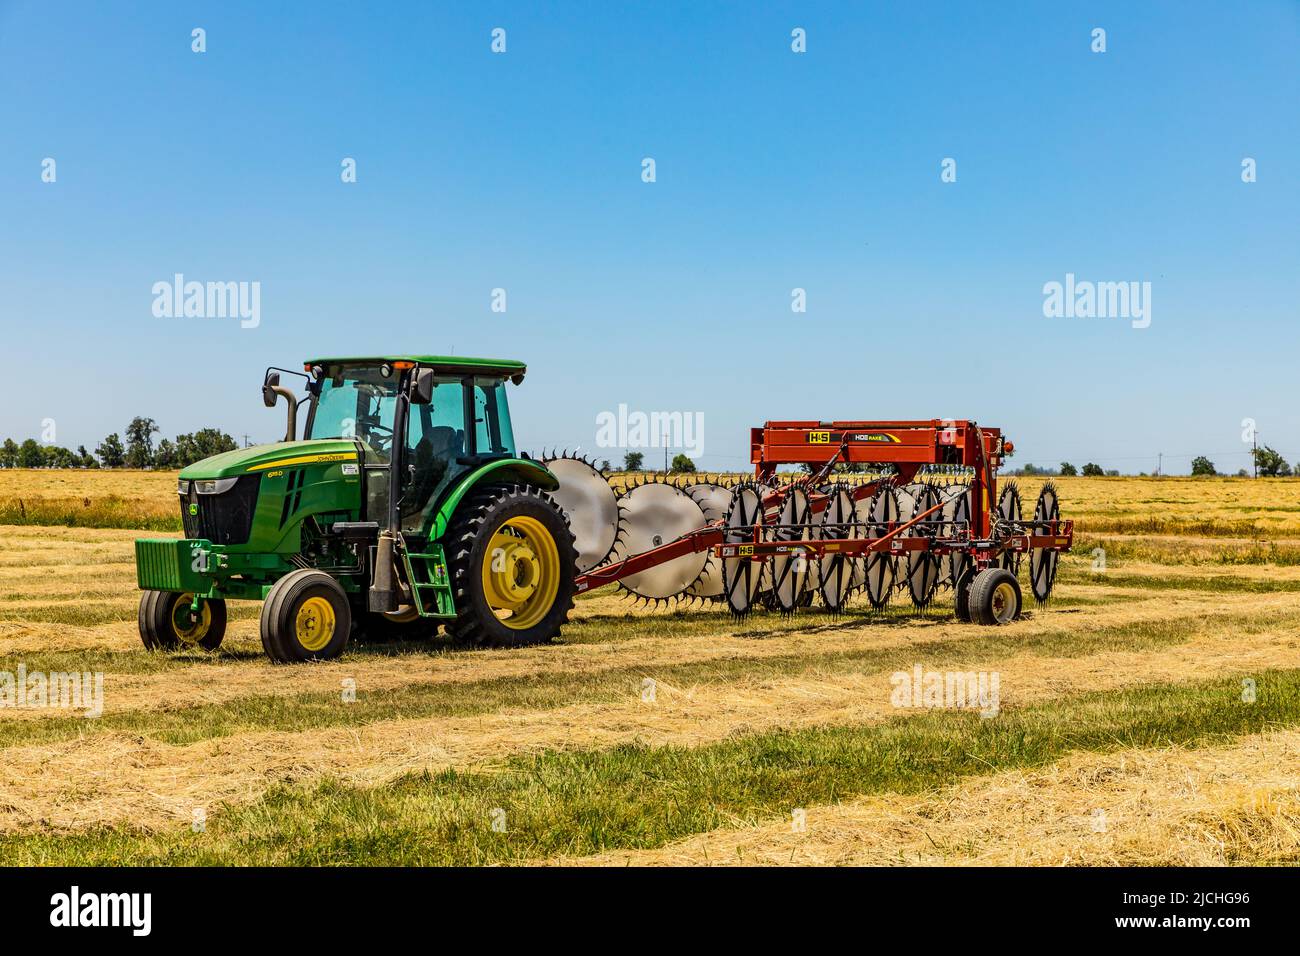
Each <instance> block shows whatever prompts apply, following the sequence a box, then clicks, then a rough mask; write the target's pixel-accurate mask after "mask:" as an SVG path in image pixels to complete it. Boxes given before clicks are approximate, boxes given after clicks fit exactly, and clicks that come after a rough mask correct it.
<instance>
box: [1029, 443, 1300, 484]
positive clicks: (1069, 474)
mask: <svg viewBox="0 0 1300 956" xmlns="http://www.w3.org/2000/svg"><path fill="white" fill-rule="evenodd" d="M1254 455H1255V472H1256V474H1258V475H1259V477H1261V478H1286V477H1289V476H1290V475H1293V474H1295V475H1300V462H1297V463H1296V466H1295V469H1294V470H1293V469H1292V467H1291V466H1290V465H1289V464H1287V462H1286V459H1285V458H1283V457H1282V455H1281V454H1280V453H1278V452H1277V451H1274V450H1273V449H1272V448H1270V447H1268V446H1267V445H1265V446H1264V447H1263V448H1256V449H1254ZM1218 473H1219V472H1218V469H1216V468H1215V467H1214V462H1212V461H1210V459H1209V458H1207V457H1206V456H1205V455H1197V456H1196V457H1195V458H1193V459H1192V475H1193V477H1199V476H1210V475H1217V474H1218ZM1010 474H1013V475H1041V476H1046V477H1053V476H1056V475H1060V476H1061V477H1063V478H1073V477H1074V476H1075V475H1083V476H1084V477H1085V478H1089V477H1101V476H1103V475H1105V476H1107V477H1112V476H1115V475H1118V474H1119V472H1118V471H1106V470H1104V469H1103V468H1102V467H1101V465H1096V464H1093V463H1092V462H1088V463H1087V464H1086V465H1084V466H1083V467H1082V468H1076V467H1074V465H1072V464H1070V463H1069V462H1068V461H1063V462H1061V467H1060V468H1059V469H1055V468H1038V467H1036V466H1034V465H1029V464H1027V465H1025V466H1024V467H1022V468H1020V469H1019V470H1017V471H1013V472H1010ZM1138 477H1140V478H1145V477H1146V472H1144V471H1142V472H1138ZM1237 477H1238V478H1248V477H1250V472H1248V471H1247V470H1246V469H1245V468H1242V469H1240V470H1239V471H1238V472H1237Z"/></svg>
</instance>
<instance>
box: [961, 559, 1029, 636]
mask: <svg viewBox="0 0 1300 956" xmlns="http://www.w3.org/2000/svg"><path fill="white" fill-rule="evenodd" d="M968 603H969V606H970V615H971V617H972V618H974V619H975V622H976V623H977V624H984V625H995V624H1010V623H1011V622H1012V621H1014V620H1016V619H1017V618H1018V617H1020V609H1021V606H1022V602H1021V597H1020V582H1019V581H1018V580H1016V576H1015V575H1014V574H1012V573H1011V572H1010V571H1008V570H1007V569H1006V568H988V569H987V570H984V571H981V572H980V573H979V574H977V575H975V580H974V581H973V582H971V586H970V597H969V598H968Z"/></svg>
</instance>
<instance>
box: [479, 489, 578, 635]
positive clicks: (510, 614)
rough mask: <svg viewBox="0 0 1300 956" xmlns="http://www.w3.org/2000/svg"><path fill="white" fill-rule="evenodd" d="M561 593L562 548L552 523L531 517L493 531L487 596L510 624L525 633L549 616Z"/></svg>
mask: <svg viewBox="0 0 1300 956" xmlns="http://www.w3.org/2000/svg"><path fill="white" fill-rule="evenodd" d="M559 593H560V549H559V547H557V546H556V544H555V538H553V537H552V536H551V533H550V532H549V531H548V530H546V525H544V524H542V523H541V521H539V520H538V519H536V518H530V517H528V516H526V515H520V516H519V517H515V518H510V519H508V520H506V521H505V522H504V523H503V524H502V525H501V527H499V528H497V530H496V531H495V532H494V533H493V535H492V538H491V540H490V541H489V542H488V547H487V550H486V552H485V553H484V555H483V597H484V598H485V599H486V600H487V603H488V606H489V607H490V608H491V609H492V613H493V614H495V615H496V617H497V619H498V620H499V621H500V622H501V623H502V624H504V625H505V626H506V627H508V628H511V629H512V630H516V631H522V630H526V629H527V628H530V627H533V626H535V625H536V624H537V623H538V622H539V621H540V620H541V619H542V618H544V617H545V616H546V614H547V612H548V611H550V609H551V607H552V605H554V604H555V598H556V597H557V596H558V595H559Z"/></svg>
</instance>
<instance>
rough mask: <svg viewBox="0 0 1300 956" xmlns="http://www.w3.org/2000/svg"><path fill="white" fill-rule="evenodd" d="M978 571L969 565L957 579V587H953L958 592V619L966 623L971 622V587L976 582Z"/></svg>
mask: <svg viewBox="0 0 1300 956" xmlns="http://www.w3.org/2000/svg"><path fill="white" fill-rule="evenodd" d="M977 573H978V572H977V571H976V570H975V568H974V566H971V567H968V568H967V569H966V570H965V571H963V572H962V573H961V577H959V578H958V579H957V584H956V587H954V588H953V590H954V591H955V592H956V594H957V600H956V605H957V620H959V621H962V622H963V623H966V624H969V623H970V622H971V614H970V589H971V585H972V584H974V583H975V575H976V574H977Z"/></svg>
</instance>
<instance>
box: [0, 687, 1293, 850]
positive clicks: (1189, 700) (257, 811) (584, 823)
mask: <svg viewBox="0 0 1300 956" xmlns="http://www.w3.org/2000/svg"><path fill="white" fill-rule="evenodd" d="M1252 676H1253V677H1254V678H1255V679H1256V681H1257V683H1258V697H1257V701H1256V702H1255V703H1253V704H1244V703H1242V702H1241V696H1240V694H1241V691H1240V687H1241V685H1240V681H1239V680H1238V679H1237V678H1225V679H1220V680H1215V681H1208V682H1204V683H1198V684H1176V685H1153V686H1145V687H1140V688H1136V689H1131V690H1124V691H1114V692H1103V693H1093V694H1086V695H1081V696H1078V697H1073V698H1066V699H1062V700H1055V701H1050V702H1045V703H1043V704H1040V705H1036V706H1033V707H1027V708H1024V709H1021V710H1015V711H1011V710H1004V711H1003V713H1002V714H1001V715H1000V716H998V717H996V718H993V719H988V720H986V719H981V718H980V717H978V716H976V715H973V714H969V713H953V712H937V711H931V712H926V713H924V714H921V715H919V716H907V717H899V718H895V719H893V720H890V721H887V722H884V723H881V724H871V725H848V726H832V727H815V728H808V729H802V730H790V731H780V732H772V733H761V734H752V735H748V736H744V737H738V738H733V739H729V740H726V741H724V742H721V743H716V744H712V745H708V746H701V747H696V748H683V747H646V746H637V745H625V746H619V747H614V748H611V749H602V750H585V751H568V752H565V751H548V752H545V753H542V754H538V755H535V756H529V757H517V758H514V759H511V760H508V761H505V762H504V763H503V765H502V766H501V767H500V768H498V769H495V770H492V771H480V772H459V771H451V770H448V771H443V772H438V773H427V772H426V773H417V774H409V775H406V776H404V777H402V778H400V779H398V780H397V781H395V782H393V783H391V784H389V785H387V786H381V787H357V786H349V785H345V784H343V783H340V782H338V781H334V780H325V781H322V782H320V783H317V784H315V785H312V786H303V785H279V786H277V787H275V788H273V789H272V790H270V791H269V792H268V793H267V794H265V795H264V796H263V797H262V798H261V799H260V800H258V801H257V802H255V803H253V804H250V805H245V806H238V807H230V808H207V809H208V812H209V818H208V826H207V830H206V832H204V833H197V834H196V833H192V832H190V831H189V829H188V828H185V829H183V830H177V831H168V832H161V833H144V832H139V831H136V830H133V829H131V828H129V827H115V828H97V829H92V830H86V831H77V832H74V833H67V834H55V833H49V832H46V833H40V834H23V835H10V836H5V837H2V838H0V860H3V861H4V862H5V863H7V864H9V865H33V864H57V865H67V864H73V863H78V864H92V865H105V864H114V865H119V864H126V865H157V864H224V865H249V864H253V865H256V864H292V865H335V864H353V865H402V864H422V865H463V864H487V863H510V862H521V861H527V860H530V859H535V858H541V857H553V856H557V855H584V854H590V853H598V852H603V851H610V850H618V849H632V848H646V847H657V846H663V845H664V844H666V843H669V842H672V841H674V840H679V839H682V838H684V837H687V836H690V835H692V834H696V833H702V832H705V831H708V830H713V829H717V828H719V827H737V826H746V825H752V824H757V823H760V822H763V821H768V820H777V819H781V818H787V819H788V817H789V814H790V813H791V811H792V810H793V809H795V808H812V807H815V806H817V805H822V804H833V803H837V802H840V801H844V800H848V799H852V798H854V797H858V796H862V795H865V794H873V793H903V794H907V793H918V792H929V791H932V790H934V789H936V788H939V787H943V786H945V785H948V784H953V783H956V782H958V781H960V780H962V779H964V778H967V777H971V776H976V775H983V774H991V773H996V772H999V771H1003V770H1009V769H1015V768H1030V767H1035V766H1041V765H1043V764H1046V763H1049V762H1051V761H1053V760H1057V759H1059V758H1061V757H1063V756H1065V755H1067V754H1069V753H1071V752H1075V751H1093V752H1108V751H1113V750H1116V749H1120V748H1129V747H1144V748H1151V747H1166V746H1203V745H1211V744H1216V743H1222V742H1226V741H1230V740H1232V739H1234V738H1236V737H1239V736H1241V735H1245V734H1252V733H1259V732H1262V731H1266V730H1269V729H1275V728H1280V727H1288V726H1295V725H1296V724H1297V723H1300V671H1296V670H1287V671H1275V672H1267V673H1263V674H1256V675H1252ZM498 810H499V811H503V812H504V821H505V827H506V830H505V832H494V831H493V829H492V826H491V823H492V820H493V815H494V812H495V811H498Z"/></svg>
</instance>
